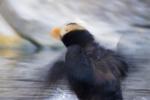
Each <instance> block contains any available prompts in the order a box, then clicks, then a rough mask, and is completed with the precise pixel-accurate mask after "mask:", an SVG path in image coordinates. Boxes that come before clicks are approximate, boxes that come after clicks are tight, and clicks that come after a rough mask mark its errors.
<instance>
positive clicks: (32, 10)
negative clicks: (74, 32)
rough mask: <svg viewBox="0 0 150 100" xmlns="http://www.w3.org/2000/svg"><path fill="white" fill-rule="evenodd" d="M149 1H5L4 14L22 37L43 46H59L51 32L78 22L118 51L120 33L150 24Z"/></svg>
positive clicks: (108, 46)
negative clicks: (65, 24)
mask: <svg viewBox="0 0 150 100" xmlns="http://www.w3.org/2000/svg"><path fill="white" fill-rule="evenodd" d="M149 5H150V3H149V1H148V0H143V1H139V0H132V1H131V0H112V1H110V0H99V1H97V0H86V1H85V0H80V1H76V0H71V1H70V0H13V1H12V0H2V1H1V5H0V11H1V13H2V15H3V16H4V17H5V19H6V20H7V21H8V23H9V24H10V25H11V26H12V27H13V28H14V29H15V30H16V31H17V32H18V33H20V34H22V35H24V36H26V37H28V38H31V39H32V40H35V41H36V42H37V43H39V44H40V45H45V46H47V45H55V44H56V41H54V40H53V39H52V38H51V37H50V36H49V32H50V30H51V28H52V27H54V26H59V25H63V24H64V23H68V22H78V23H81V24H82V25H83V26H85V27H86V28H87V29H88V30H90V31H91V32H92V33H93V34H94V35H95V37H96V38H97V40H98V41H99V42H100V43H101V44H102V45H104V46H106V47H107V48H110V49H116V46H117V43H118V41H119V39H120V37H121V34H120V33H118V30H119V31H120V30H121V31H122V30H130V29H131V28H132V27H134V26H141V25H148V24H149V23H150V21H149V19H150V17H149V16H150V15H149V14H150V9H148V8H149Z"/></svg>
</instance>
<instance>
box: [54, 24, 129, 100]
mask: <svg viewBox="0 0 150 100" xmlns="http://www.w3.org/2000/svg"><path fill="white" fill-rule="evenodd" d="M51 35H52V36H53V37H54V38H56V39H59V40H60V41H62V43H63V44H64V46H65V47H66V48H67V52H66V54H65V60H64V62H63V66H64V67H63V68H64V69H65V70H63V71H65V76H66V79H67V80H68V83H69V85H70V88H71V90H72V91H74V93H75V94H76V95H77V97H78V99H79V100H123V96H122V89H121V80H122V79H123V78H124V77H125V76H126V75H127V72H128V64H127V62H125V60H124V59H123V57H121V56H120V55H119V54H117V53H116V52H114V51H112V50H109V49H106V48H104V47H103V46H101V45H100V44H99V43H97V41H96V40H95V38H94V36H93V35H92V34H91V33H90V32H89V31H88V30H87V29H86V28H84V27H83V26H81V25H79V24H78V23H69V24H65V25H64V26H62V27H56V28H54V29H52V31H51Z"/></svg>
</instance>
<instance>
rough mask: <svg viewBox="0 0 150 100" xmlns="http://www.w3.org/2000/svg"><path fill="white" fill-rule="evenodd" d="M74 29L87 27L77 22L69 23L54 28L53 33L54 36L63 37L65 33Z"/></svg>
mask: <svg viewBox="0 0 150 100" xmlns="http://www.w3.org/2000/svg"><path fill="white" fill-rule="evenodd" d="M74 30H85V28H84V27H82V26H80V25H78V24H77V23H69V24H67V25H65V26H63V27H61V28H58V27H57V28H54V29H53V30H52V32H51V34H52V36H53V37H54V38H56V39H61V38H62V37H63V36H64V35H66V34H68V33H69V32H71V31H74Z"/></svg>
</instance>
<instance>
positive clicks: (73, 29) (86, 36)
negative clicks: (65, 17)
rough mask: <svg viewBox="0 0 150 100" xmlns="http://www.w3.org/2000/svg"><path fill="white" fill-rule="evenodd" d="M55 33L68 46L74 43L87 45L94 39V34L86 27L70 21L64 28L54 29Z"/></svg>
mask: <svg viewBox="0 0 150 100" xmlns="http://www.w3.org/2000/svg"><path fill="white" fill-rule="evenodd" d="M53 34H54V35H55V36H56V34H57V37H59V38H60V39H61V40H62V42H63V43H64V45H65V46H66V47H68V46H72V45H80V46H85V45H87V44H88V43H90V42H93V41H94V38H93V36H92V34H90V33H89V31H87V30H86V29H85V28H83V27H82V26H80V25H78V24H76V23H69V24H67V25H65V26H64V27H62V28H59V29H58V28H57V29H55V30H54V32H53Z"/></svg>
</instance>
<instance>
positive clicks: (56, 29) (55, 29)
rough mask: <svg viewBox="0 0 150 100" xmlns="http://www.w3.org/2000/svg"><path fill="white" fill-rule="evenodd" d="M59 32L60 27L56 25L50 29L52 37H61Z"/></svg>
mask: <svg viewBox="0 0 150 100" xmlns="http://www.w3.org/2000/svg"><path fill="white" fill-rule="evenodd" d="M60 32H61V28H59V27H56V28H54V29H52V31H51V35H52V37H54V38H55V39H61V34H60Z"/></svg>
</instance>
